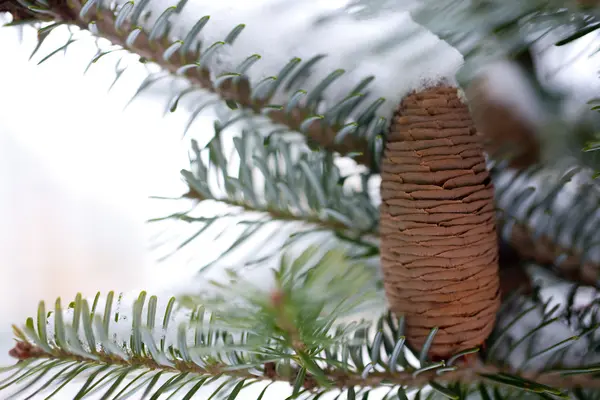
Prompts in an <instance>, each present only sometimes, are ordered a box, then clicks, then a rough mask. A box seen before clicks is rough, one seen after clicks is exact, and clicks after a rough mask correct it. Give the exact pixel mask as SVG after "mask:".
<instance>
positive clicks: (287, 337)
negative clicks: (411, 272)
mask: <svg viewBox="0 0 600 400" xmlns="http://www.w3.org/2000/svg"><path fill="white" fill-rule="evenodd" d="M274 277H275V286H274V288H272V289H259V288H257V287H255V286H254V285H252V283H250V282H248V281H246V280H244V279H242V278H240V276H239V275H237V274H233V275H231V281H230V282H225V283H216V285H217V286H216V288H217V292H215V293H209V292H207V293H205V294H201V295H188V296H184V297H183V298H182V299H181V303H180V304H179V305H176V302H175V300H174V299H172V300H170V301H169V302H168V303H167V306H166V307H165V308H164V311H162V312H163V314H164V316H163V318H162V321H163V322H162V327H159V326H157V321H158V318H157V317H158V316H159V315H160V314H158V313H159V311H158V310H159V309H161V310H162V309H163V308H162V307H159V305H158V300H157V298H156V297H154V296H152V297H150V298H149V299H148V300H147V296H146V293H145V292H142V293H141V294H140V295H139V297H138V298H137V300H136V301H135V302H134V304H133V307H132V309H130V310H120V311H117V313H115V312H114V311H113V307H114V305H113V303H114V302H113V298H114V295H113V294H112V293H109V295H108V297H107V299H106V301H105V304H104V315H101V314H100V313H99V312H98V311H97V310H98V308H99V300H98V299H99V296H96V298H95V299H94V303H93V305H92V307H91V309H90V307H89V305H88V302H87V301H86V300H84V299H82V297H81V295H78V296H77V298H76V299H75V301H74V302H73V303H71V305H70V306H69V311H68V312H67V313H65V312H64V311H63V309H62V307H61V302H60V299H59V300H57V302H56V305H55V308H54V311H53V312H52V313H51V315H50V317H48V313H47V312H46V308H45V306H44V303H43V302H42V303H40V306H39V310H38V315H37V321H35V320H34V319H33V318H29V319H28V320H27V323H26V324H25V326H24V327H23V328H22V329H20V328H15V329H14V333H15V337H16V339H17V344H16V346H15V347H14V348H13V349H12V350H11V355H12V356H13V357H15V358H17V359H18V360H20V361H19V362H18V363H17V364H16V365H15V366H14V367H12V368H8V369H6V370H4V371H3V372H5V373H9V372H11V371H12V374H11V375H10V376H9V377H7V378H5V379H4V380H3V381H2V382H1V383H0V390H5V389H7V388H9V387H15V388H17V387H18V386H19V385H22V386H21V388H20V389H19V391H25V390H34V391H36V392H39V393H43V392H45V391H48V390H52V389H55V388H54V387H53V386H52V384H53V382H55V381H56V383H57V385H58V388H56V389H55V393H56V392H58V391H60V390H61V389H62V387H64V385H65V384H66V383H69V382H75V378H77V377H78V376H83V375H86V378H85V380H84V381H80V385H81V386H80V391H79V394H78V397H77V398H84V397H86V396H88V395H89V394H92V393H95V392H100V391H101V392H102V393H104V396H105V397H108V396H109V395H113V394H114V393H117V395H116V396H115V398H125V397H127V396H130V395H132V394H133V393H135V392H137V391H140V390H144V391H145V393H147V394H152V395H153V396H155V397H158V396H159V395H160V394H162V393H167V392H175V391H177V392H180V391H181V392H182V393H186V394H187V395H188V396H190V397H191V396H192V395H193V394H194V393H196V392H197V391H198V390H199V389H200V388H201V387H203V386H205V385H208V384H209V383H219V382H221V384H220V386H218V388H216V389H214V388H211V390H213V395H216V394H217V393H220V392H222V391H224V392H229V393H230V398H236V396H238V395H239V393H240V392H242V391H243V390H242V389H243V388H244V387H246V386H247V385H250V384H253V383H256V382H259V381H285V382H288V383H289V384H290V386H293V388H294V389H293V390H294V393H300V391H302V390H304V393H305V394H306V395H307V396H308V397H305V398H310V399H316V398H317V397H318V396H320V395H322V394H323V393H327V392H332V391H339V390H341V391H343V392H346V393H348V395H350V394H351V393H355V392H356V391H357V390H359V391H363V392H369V391H370V390H373V389H376V388H381V387H384V388H385V387H387V388H388V390H389V391H390V392H394V393H396V394H397V396H406V391H407V390H408V389H410V388H419V387H425V386H427V385H429V386H431V388H432V389H433V390H435V391H437V392H440V393H444V394H445V395H446V396H447V397H450V398H459V397H460V395H459V393H462V392H464V391H465V390H466V391H468V390H472V388H473V387H474V385H475V384H481V385H482V386H480V388H481V387H483V388H487V387H490V388H496V389H497V388H498V387H506V388H508V389H509V390H517V391H520V392H523V391H525V392H532V393H538V394H546V395H553V396H556V395H558V396H561V397H564V392H563V390H565V389H574V388H577V387H585V388H587V389H598V388H600V381H598V380H597V379H595V374H597V373H598V371H599V370H600V369H599V367H598V366H597V365H583V366H582V365H579V366H578V368H554V369H549V368H552V366H550V367H548V369H545V370H542V371H536V370H532V371H517V372H515V371H514V370H512V369H510V368H509V369H503V368H500V367H496V366H492V365H488V364H482V363H479V362H478V361H477V360H476V359H473V358H472V357H471V356H473V355H476V353H477V351H478V349H471V350H467V351H463V352H461V353H458V354H455V355H453V356H452V357H450V358H448V359H447V360H439V361H430V360H428V356H427V353H428V348H427V346H425V347H424V348H423V349H422V350H421V352H420V354H419V355H418V358H419V359H420V362H419V364H418V365H414V364H413V361H410V358H409V357H408V355H409V354H411V355H412V359H415V357H416V356H417V354H416V353H414V351H413V350H412V349H410V348H409V347H408V346H407V345H406V344H405V338H404V326H405V324H404V318H403V317H400V318H399V319H396V318H394V317H393V316H392V315H391V314H387V315H384V316H383V317H382V318H380V319H379V320H377V321H376V322H375V323H361V324H357V323H356V322H353V323H350V324H344V323H341V322H340V319H341V318H342V317H343V316H344V315H351V314H352V313H353V312H354V310H355V309H356V307H357V306H360V305H364V304H365V302H366V301H369V300H372V299H376V298H377V297H378V296H379V295H378V294H377V291H376V290H374V288H373V286H372V279H371V274H370V272H369V271H368V270H366V269H365V268H364V267H362V266H361V265H360V264H357V263H354V262H350V261H349V260H347V259H346V258H345V257H344V254H343V253H341V252H339V251H329V252H326V253H325V254H324V255H319V251H318V249H317V248H316V247H313V248H309V249H308V250H306V251H305V252H304V253H302V254H301V255H300V256H298V257H296V258H291V257H289V254H288V255H287V256H286V257H284V259H283V260H282V263H281V265H280V266H279V268H278V269H277V270H276V271H275V274H274ZM242 288H243V289H244V290H240V289H242ZM118 303H120V300H119V301H118ZM181 307H185V308H188V309H190V310H191V311H192V312H191V314H190V313H185V312H183V311H184V309H183V308H181ZM127 313H130V315H127ZM144 315H146V318H144V317H143V316H144ZM113 320H114V321H115V322H116V324H117V325H118V324H120V323H122V322H123V321H131V322H130V323H131V325H130V327H131V329H129V330H128V332H127V333H125V336H123V337H119V334H118V333H117V332H113V330H114V327H113V328H111V325H114V324H115V323H113V322H112V321H113ZM67 321H68V322H67ZM160 328H162V329H160ZM157 331H158V333H160V337H159V340H158V341H157V337H156V336H155V334H153V332H157ZM435 333H436V330H435V329H434V330H432V332H431V334H430V337H431V338H433V337H434V336H435ZM80 335H81V336H80ZM121 335H123V333H121ZM162 378H165V379H166V380H163V381H162V382H163V383H162V384H161V383H160V382H159V381H160V380H161V379H162ZM126 379H129V382H128V383H127V382H126ZM457 384H459V385H464V387H463V386H459V387H457V386H456V385H457ZM446 385H448V386H446ZM303 388H304V389H303ZM357 388H358V389H357ZM496 389H495V390H496ZM485 390H487V389H485ZM401 398H404V397H401Z"/></svg>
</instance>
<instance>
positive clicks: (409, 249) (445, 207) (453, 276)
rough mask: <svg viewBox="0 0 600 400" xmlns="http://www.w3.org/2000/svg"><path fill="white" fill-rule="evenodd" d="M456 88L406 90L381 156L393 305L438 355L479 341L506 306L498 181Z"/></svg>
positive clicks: (412, 338)
mask: <svg viewBox="0 0 600 400" xmlns="http://www.w3.org/2000/svg"><path fill="white" fill-rule="evenodd" d="M480 141H481V137H480V136H479V135H478V134H477V132H476V130H475V128H474V124H473V121H472V119H471V116H470V114H469V110H468V108H467V106H466V105H465V104H463V102H462V101H461V100H460V98H459V96H458V92H457V89H456V88H453V87H442V86H438V87H433V88H430V89H427V90H424V91H421V92H419V93H413V94H411V95H409V96H407V97H405V98H404V100H403V101H402V103H401V105H400V107H399V110H398V111H397V114H396V116H395V117H394V120H393V122H392V125H391V128H390V132H389V135H388V139H387V143H386V147H385V155H384V161H383V165H382V172H381V177H382V183H381V197H382V204H381V208H380V212H381V227H380V229H381V262H382V266H383V274H384V283H385V289H386V294H387V298H388V302H389V304H390V308H391V310H392V311H393V312H395V313H396V314H404V315H405V317H406V338H407V341H408V343H409V344H410V345H412V346H414V347H415V348H421V347H422V346H423V344H424V343H425V340H426V338H427V336H428V335H429V333H430V331H431V329H432V328H434V327H438V328H439V331H438V332H437V334H436V336H435V338H434V341H433V345H432V346H431V350H430V353H429V354H430V356H432V357H434V358H443V357H448V356H450V355H452V354H455V353H456V352H458V351H461V350H465V349H468V348H472V347H476V346H480V345H482V344H483V342H484V341H485V339H486V338H487V337H488V336H489V334H490V333H491V331H492V328H493V325H494V322H495V317H496V312H497V310H498V307H499V305H500V290H499V277H498V244H497V236H496V225H495V224H496V223H495V210H494V189H493V186H492V183H491V180H490V177H489V174H488V171H487V170H486V164H485V159H484V155H483V149H482V145H481V143H480Z"/></svg>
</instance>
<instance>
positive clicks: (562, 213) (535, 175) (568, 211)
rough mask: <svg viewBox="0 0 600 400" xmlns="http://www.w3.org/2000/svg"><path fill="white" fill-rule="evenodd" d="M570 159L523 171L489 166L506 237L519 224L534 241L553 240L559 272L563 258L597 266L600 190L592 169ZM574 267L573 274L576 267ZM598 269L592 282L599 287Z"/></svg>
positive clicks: (578, 265) (503, 234) (555, 266)
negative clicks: (574, 163)
mask: <svg viewBox="0 0 600 400" xmlns="http://www.w3.org/2000/svg"><path fill="white" fill-rule="evenodd" d="M570 161H571V162H561V163H557V164H556V165H554V166H548V165H546V166H544V165H536V166H534V167H531V168H527V169H523V170H520V171H512V170H507V169H506V168H505V167H502V165H498V164H495V165H494V164H492V165H491V168H490V170H491V173H492V177H493V179H494V182H495V187H496V204H497V206H498V208H499V219H498V221H499V222H500V228H501V234H502V236H503V237H504V238H505V239H506V240H508V241H510V240H511V238H512V235H513V230H514V229H515V226H520V227H523V228H525V229H526V230H527V231H529V232H530V233H531V237H532V240H533V241H538V240H540V239H542V240H544V241H546V242H550V243H552V246H553V248H552V249H551V252H552V254H553V255H554V256H555V257H556V258H555V259H554V260H550V261H551V262H552V264H551V267H552V268H553V269H554V270H555V271H556V272H558V273H560V272H561V269H563V268H562V267H563V265H562V264H563V263H565V262H568V263H571V264H573V262H574V261H573V260H574V259H575V260H576V262H575V266H576V267H578V268H583V267H584V266H585V265H586V264H593V265H596V264H597V263H598V254H599V253H598V244H599V243H598V241H597V240H596V231H595V229H594V227H595V224H596V219H595V215H594V214H595V212H596V210H597V209H598V206H599V205H600V193H599V192H598V187H597V185H596V184H595V183H594V181H593V179H591V176H590V175H591V174H590V171H587V170H585V169H584V168H581V167H578V166H576V165H575V166H574V165H573V163H572V160H570ZM569 270H570V272H571V273H573V267H572V266H571V267H569ZM594 270H595V271H596V278H595V279H594V282H589V279H593V278H588V282H587V283H588V284H596V286H598V285H600V280H599V279H600V276H598V273H600V271H598V270H597V269H594ZM588 274H589V273H588ZM582 276H583V274H582ZM596 280H598V281H597V282H596Z"/></svg>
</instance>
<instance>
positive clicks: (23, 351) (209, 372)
mask: <svg viewBox="0 0 600 400" xmlns="http://www.w3.org/2000/svg"><path fill="white" fill-rule="evenodd" d="M10 355H11V356H13V357H14V358H17V359H18V360H20V361H21V362H23V361H29V362H31V361H34V360H35V361H40V360H45V359H48V360H60V361H64V362H75V363H78V364H83V363H89V364H91V365H94V366H101V365H106V366H117V367H134V368H136V369H146V370H150V371H162V372H166V373H176V374H184V373H187V374H194V375H197V376H198V377H201V376H213V377H214V376H222V375H225V376H229V377H232V378H237V379H242V380H250V379H256V380H264V381H281V382H287V383H290V384H293V383H294V381H295V379H296V377H297V376H298V369H297V368H295V370H293V371H291V372H290V374H289V376H284V375H281V374H279V373H278V372H276V371H275V369H274V363H273V362H266V363H264V364H263V365H261V366H252V367H251V368H258V369H261V370H262V371H263V374H262V375H260V376H257V375H256V373H251V372H250V371H248V370H245V369H239V370H232V369H231V368H228V367H229V366H228V365H226V364H223V365H210V366H207V367H202V366H200V365H197V364H195V363H193V362H185V361H182V360H177V361H176V362H175V363H174V365H173V366H165V365H161V364H159V363H157V362H156V361H155V360H153V359H151V358H146V357H136V358H135V359H130V360H127V359H122V358H118V357H115V356H113V355H110V354H107V353H104V352H102V351H99V352H97V353H96V354H95V356H96V357H95V358H94V359H90V358H85V357H83V356H80V355H77V354H72V353H68V352H66V351H62V350H60V349H55V350H54V351H53V352H52V353H47V352H45V351H44V350H43V349H42V348H40V347H38V346H35V345H32V344H31V343H29V342H22V341H19V342H17V344H16V345H15V347H14V348H13V349H11V351H10ZM23 364H26V363H23ZM23 366H25V365H23ZM249 369H250V367H249ZM576 369H577V368H574V369H573V370H576ZM580 369H583V368H580ZM595 369H598V370H600V367H598V366H594V367H592V368H590V373H592V374H593V372H594V370H595ZM569 372H570V371H567V370H564V371H549V372H524V373H522V374H520V375H519V376H518V378H520V379H521V380H522V381H531V384H532V386H534V385H539V386H542V385H545V386H548V388H550V387H552V388H558V389H574V388H578V387H584V388H586V389H600V380H598V379H596V378H594V376H590V375H569ZM324 374H325V376H326V377H327V381H328V386H327V387H326V389H329V390H330V389H331V388H337V389H342V390H345V389H348V388H350V387H373V388H375V387H381V386H391V387H395V386H401V387H404V388H405V389H415V388H422V387H425V386H427V385H428V384H429V383H431V382H437V383H441V384H449V383H461V384H466V385H475V384H478V383H492V382H494V383H496V382H498V381H497V380H496V379H495V378H497V377H498V376H503V375H504V376H507V377H508V376H511V375H512V374H511V373H510V372H509V371H506V370H503V369H501V368H498V367H497V366H493V365H477V366H467V365H462V366H460V367H458V368H456V369H454V370H452V371H447V372H443V373H440V370H439V369H438V370H437V371H436V370H435V369H433V370H430V371H423V372H420V373H417V374H415V372H409V371H398V372H393V373H391V372H389V371H388V372H373V373H371V374H370V375H368V376H367V377H364V376H361V375H362V373H359V372H352V371H342V370H333V369H332V370H325V371H324ZM488 379H489V380H488ZM507 381H508V379H507ZM304 386H305V388H307V389H310V390H314V389H324V388H322V387H320V386H319V384H318V382H316V381H315V380H314V379H311V377H310V374H309V376H308V379H307V380H306V382H305V385H304Z"/></svg>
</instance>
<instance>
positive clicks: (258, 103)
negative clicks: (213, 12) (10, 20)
mask: <svg viewBox="0 0 600 400" xmlns="http://www.w3.org/2000/svg"><path fill="white" fill-rule="evenodd" d="M44 3H47V5H44V4H35V6H34V5H33V4H32V6H30V7H25V6H23V5H14V6H11V7H5V10H4V11H8V12H10V13H11V14H13V16H14V18H15V20H21V21H22V20H23V19H25V20H31V21H34V20H38V21H42V22H54V23H66V24H69V25H74V26H77V27H78V28H80V29H81V30H85V31H89V30H91V31H92V33H93V34H94V35H97V36H100V37H103V38H105V39H107V40H109V41H110V42H111V43H112V44H113V45H116V46H119V47H120V48H123V49H126V50H128V51H130V52H131V53H134V54H137V55H139V56H140V61H141V62H144V63H146V62H154V63H156V64H157V65H159V66H160V67H161V68H162V69H163V70H164V71H167V72H168V73H170V74H171V76H173V77H184V78H185V79H187V81H188V82H189V83H190V85H191V86H190V88H187V89H186V91H191V90H193V89H194V88H196V89H204V90H206V91H208V92H212V93H216V94H217V95H218V96H219V97H220V98H221V99H223V100H225V101H227V102H228V103H232V104H236V107H238V106H239V107H241V108H244V109H247V110H250V111H252V112H254V113H255V114H257V115H261V114H262V115H266V116H267V117H268V118H269V119H270V120H271V121H273V122H274V123H277V124H283V125H285V126H287V127H288V128H289V129H290V130H293V131H298V132H302V133H304V134H305V135H306V138H307V141H308V143H309V145H310V146H311V147H313V148H321V149H325V150H327V151H331V152H337V153H340V154H342V155H347V154H354V155H355V159H356V160H357V162H360V163H363V164H365V165H368V166H371V165H372V166H374V167H375V168H376V165H375V164H374V162H375V161H374V160H373V156H374V155H376V152H375V153H374V152H373V144H372V143H370V142H372V141H373V140H374V138H375V137H376V136H377V135H380V134H381V133H382V130H383V128H384V125H385V120H384V119H383V120H382V121H379V120H377V121H376V122H375V123H374V124H373V123H371V122H372V121H373V120H374V119H376V118H375V114H374V113H375V111H376V110H377V108H378V107H379V106H380V105H381V102H382V100H381V99H378V100H377V101H376V102H375V103H373V104H371V105H369V106H368V107H367V109H366V110H364V112H363V113H361V114H360V115H359V116H358V121H357V122H358V123H350V124H346V123H345V122H344V121H343V120H339V119H340V117H341V116H342V114H344V115H345V114H347V113H348V112H349V111H350V110H353V109H354V108H355V107H356V106H357V104H358V103H359V101H354V100H353V99H354V98H356V100H360V97H361V96H362V94H361V93H359V92H356V93H354V92H353V93H349V97H348V98H346V99H344V100H343V102H342V103H340V104H338V105H337V109H336V110H333V109H332V110H330V111H335V113H333V114H331V115H329V114H328V115H320V114H318V113H317V112H316V108H315V104H310V105H309V104H303V103H302V102H301V101H300V97H299V98H297V99H295V100H294V101H292V102H290V103H288V104H287V105H285V104H284V105H274V104H271V103H270V100H271V98H272V97H273V95H274V94H275V87H276V86H279V85H281V83H282V82H279V81H278V80H283V79H285V78H286V75H288V74H289V73H290V72H291V71H292V70H293V69H294V68H295V67H296V66H297V64H299V63H300V61H301V60H300V59H292V60H291V61H290V63H289V64H288V65H287V66H286V67H285V68H284V69H283V70H282V73H281V74H280V75H281V76H280V77H272V78H273V79H271V80H269V79H267V80H266V81H264V82H262V85H261V84H259V85H257V87H255V88H251V86H250V82H249V81H248V79H247V78H246V77H245V76H244V74H243V70H244V69H245V68H248V67H250V66H251V65H252V63H253V62H252V61H253V58H256V56H257V55H253V56H250V57H249V58H248V59H247V60H246V61H247V63H248V65H247V66H244V67H243V68H242V66H240V68H241V70H240V71H241V72H236V71H231V72H229V73H225V74H222V75H221V76H219V77H217V78H216V79H214V78H213V77H212V76H211V71H210V70H209V67H207V65H206V64H207V61H208V58H209V57H210V55H209V53H214V52H215V51H217V50H218V47H220V45H222V44H225V43H226V42H222V43H221V42H218V43H215V44H213V45H211V46H209V47H208V48H206V49H204V51H203V52H201V51H200V50H199V49H194V47H193V44H192V43H191V42H190V43H184V42H183V41H182V40H175V41H173V40H172V39H171V38H169V37H168V35H169V32H168V30H167V31H166V33H164V34H162V35H160V36H157V37H153V36H156V35H153V32H147V31H146V30H145V29H143V28H142V27H140V26H139V25H138V24H136V23H135V22H137V21H131V20H127V19H125V20H124V21H119V24H117V18H118V15H119V14H120V12H118V11H117V10H111V9H107V8H104V7H102V6H100V5H101V4H102V3H103V2H102V1H96V0H88V1H87V2H82V1H81V0H50V1H48V2H45V1H44ZM182 3H183V2H182ZM23 4H27V2H25V1H24V2H23ZM140 4H141V5H140V6H138V7H141V8H142V9H141V10H139V11H140V12H142V11H143V7H144V6H145V4H143V2H142V3H140ZM126 6H127V4H126V5H124V6H122V7H121V9H119V10H120V11H122V9H123V8H125V7H126ZM168 11H169V9H167V11H166V12H168ZM166 12H165V13H166ZM125 16H127V13H125ZM167 18H168V16H167ZM204 19H206V20H205V21H204ZM204 19H201V20H200V21H199V22H198V25H199V26H200V29H202V26H203V25H204V24H205V23H206V22H207V21H208V16H206V17H204ZM159 20H160V18H159ZM159 22H160V21H157V24H158V23H159ZM240 26H241V27H242V29H243V25H240ZM240 26H238V27H236V28H234V29H233V31H232V33H233V32H237V34H239V33H240V32H241V29H239V28H240ZM155 28H156V24H155V26H154V27H153V31H154V29H155ZM163 31H165V29H163ZM192 31H193V30H192ZM238 31H239V32H238ZM47 33H49V32H46V34H47ZM197 33H198V32H195V34H197ZM237 34H236V35H233V36H232V38H231V39H230V40H231V42H232V41H233V40H235V37H236V36H237ZM186 40H188V38H186ZM189 40H190V41H195V40H196V39H195V37H191V38H189ZM173 49H175V50H173ZM181 49H185V50H186V52H184V53H182V51H181ZM205 58H206V60H205ZM258 58H260V57H258ZM254 61H256V60H254ZM309 62H310V61H309ZM242 64H244V63H242ZM286 69H287V71H286V72H285V73H284V70H286ZM327 79H330V78H329V77H328V78H326V80H327ZM368 81H370V80H369V79H367V80H365V82H363V83H364V84H363V83H361V85H359V86H361V87H362V89H364V86H366V85H367V84H368ZM272 85H274V87H273V88H271V86H272ZM259 86H260V87H259ZM326 86H327V85H324V87H323V88H322V89H319V90H324V89H325V88H326ZM362 89H361V90H362ZM356 90H359V88H358V87H357V89H356ZM259 91H260V92H263V93H262V94H261V93H258V92H259ZM304 94H306V93H304ZM314 94H315V95H317V98H318V97H319V96H318V94H319V93H318V92H317V89H315V93H314ZM357 96H358V97H357ZM296 97H297V96H296ZM346 103H347V104H346Z"/></svg>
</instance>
